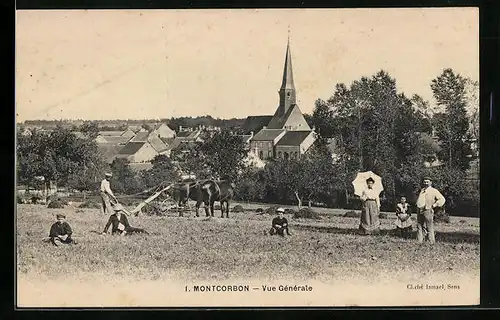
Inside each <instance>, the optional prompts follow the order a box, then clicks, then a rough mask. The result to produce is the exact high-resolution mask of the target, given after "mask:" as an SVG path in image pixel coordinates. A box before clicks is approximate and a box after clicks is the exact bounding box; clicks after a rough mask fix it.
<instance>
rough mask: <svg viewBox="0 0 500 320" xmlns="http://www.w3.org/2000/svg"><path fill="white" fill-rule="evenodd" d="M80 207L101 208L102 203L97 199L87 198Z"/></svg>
mask: <svg viewBox="0 0 500 320" xmlns="http://www.w3.org/2000/svg"><path fill="white" fill-rule="evenodd" d="M78 208H92V209H100V208H101V204H100V203H99V202H97V201H95V200H87V201H84V202H82V203H81V204H80V205H79V206H78Z"/></svg>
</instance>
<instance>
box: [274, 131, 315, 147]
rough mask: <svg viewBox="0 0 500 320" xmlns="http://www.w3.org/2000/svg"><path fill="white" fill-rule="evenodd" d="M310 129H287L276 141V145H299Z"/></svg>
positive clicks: (309, 132)
mask: <svg viewBox="0 0 500 320" xmlns="http://www.w3.org/2000/svg"><path fill="white" fill-rule="evenodd" d="M311 132H312V131H287V132H286V133H285V135H284V136H283V137H282V138H281V139H280V140H279V141H278V143H277V144H276V145H278V146H299V145H300V144H301V143H302V142H303V141H304V140H305V138H307V136H309V135H310V134H311Z"/></svg>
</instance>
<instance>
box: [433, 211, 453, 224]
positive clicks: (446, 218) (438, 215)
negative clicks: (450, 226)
mask: <svg viewBox="0 0 500 320" xmlns="http://www.w3.org/2000/svg"><path fill="white" fill-rule="evenodd" d="M434 222H437V223H442V222H444V223H450V215H449V214H448V213H447V212H446V211H445V210H444V209H440V208H439V209H436V211H435V212H434Z"/></svg>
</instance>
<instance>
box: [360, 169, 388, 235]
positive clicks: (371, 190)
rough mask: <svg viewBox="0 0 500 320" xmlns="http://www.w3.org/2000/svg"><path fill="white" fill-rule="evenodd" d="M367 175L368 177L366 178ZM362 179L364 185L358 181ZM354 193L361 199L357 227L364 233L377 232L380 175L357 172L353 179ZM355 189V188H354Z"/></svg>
mask: <svg viewBox="0 0 500 320" xmlns="http://www.w3.org/2000/svg"><path fill="white" fill-rule="evenodd" d="M366 176H368V178H366ZM363 178H365V179H364V183H365V185H364V187H361V185H360V182H361V181H362V179H363ZM353 185H354V187H355V194H357V195H359V198H360V199H361V203H362V207H361V222H360V224H359V229H360V230H361V231H362V232H363V233H364V234H372V233H378V232H379V231H380V220H379V213H380V197H379V195H380V192H381V191H382V190H383V187H382V182H381V179H380V177H378V176H377V175H375V174H374V173H372V172H371V171H369V172H364V173H360V174H358V176H357V177H356V179H355V180H354V181H353ZM356 189H357V190H356Z"/></svg>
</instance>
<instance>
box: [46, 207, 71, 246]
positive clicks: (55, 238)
mask: <svg viewBox="0 0 500 320" xmlns="http://www.w3.org/2000/svg"><path fill="white" fill-rule="evenodd" d="M56 218H57V221H56V222H55V223H54V224H53V225H52V226H51V227H50V232H49V240H50V242H51V243H52V244H53V245H55V246H57V243H66V244H69V243H73V244H76V241H75V240H73V239H72V238H71V235H72V234H73V231H72V230H71V227H70V226H69V224H68V223H67V222H66V221H65V220H66V216H65V215H64V214H62V213H58V214H57V215H56Z"/></svg>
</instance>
